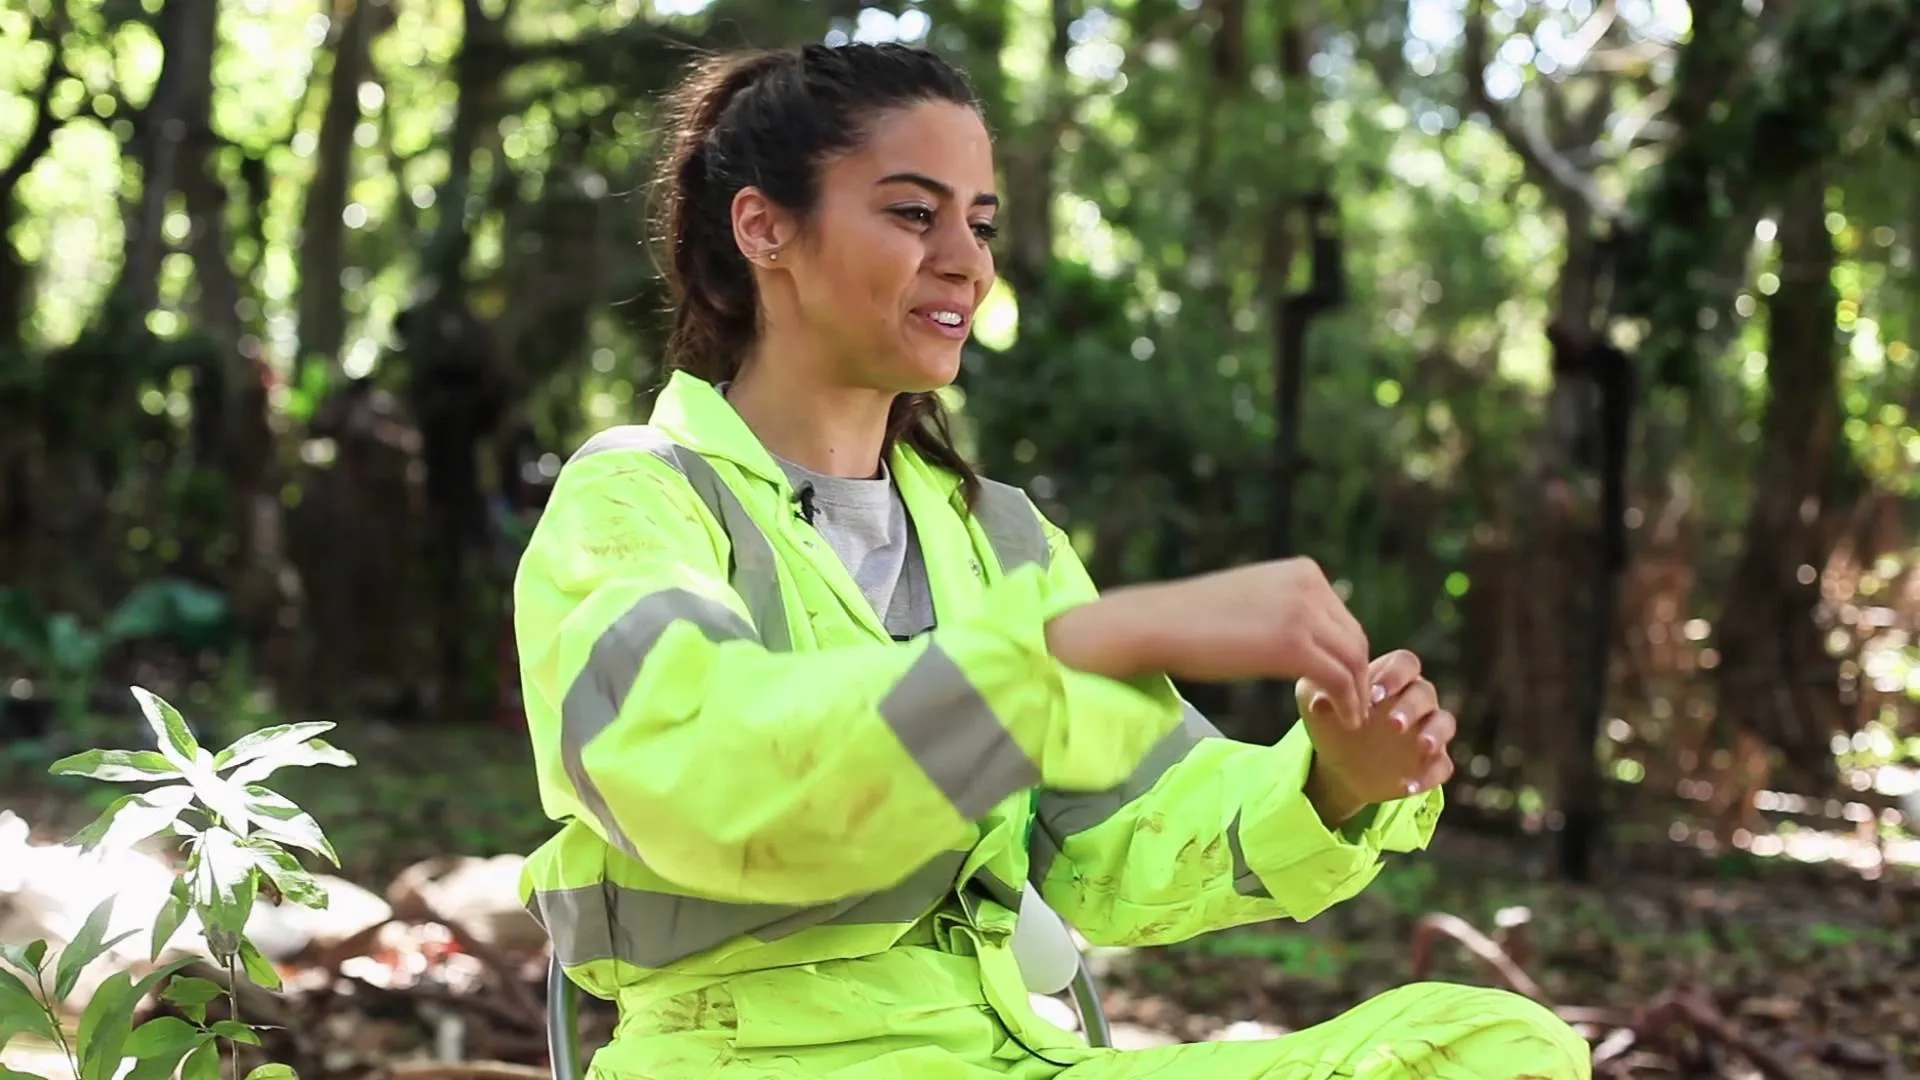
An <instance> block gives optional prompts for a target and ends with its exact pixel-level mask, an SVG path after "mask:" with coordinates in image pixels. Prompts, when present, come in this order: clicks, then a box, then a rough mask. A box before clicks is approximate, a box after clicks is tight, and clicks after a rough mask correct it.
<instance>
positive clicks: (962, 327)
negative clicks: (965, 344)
mask: <svg viewBox="0 0 1920 1080" xmlns="http://www.w3.org/2000/svg"><path fill="white" fill-rule="evenodd" d="M912 315H913V317H914V319H915V320H916V321H918V322H919V323H920V324H921V325H922V326H925V327H927V328H928V329H930V330H932V331H933V332H934V333H936V334H939V335H940V336H941V337H944V338H947V339H949V340H952V341H965V340H966V338H967V331H968V330H969V328H970V324H971V323H972V322H973V318H972V316H971V315H970V314H969V313H968V312H965V311H961V310H960V309H958V308H942V307H921V308H914V309H913V311H912Z"/></svg>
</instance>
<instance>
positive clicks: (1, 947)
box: [0, 939, 47, 975]
mask: <svg viewBox="0 0 1920 1080" xmlns="http://www.w3.org/2000/svg"><path fill="white" fill-rule="evenodd" d="M46 958H47V943H46V942H45V941H44V940H40V939H35V940H33V941H29V942H27V943H26V944H25V945H7V944H0V960H5V961H6V962H7V963H9V964H12V965H13V966H14V967H17V968H19V969H20V970H21V971H25V972H30V973H32V974H34V975H38V974H40V962H41V961H43V960H45V959H46Z"/></svg>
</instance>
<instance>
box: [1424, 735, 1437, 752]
mask: <svg viewBox="0 0 1920 1080" xmlns="http://www.w3.org/2000/svg"><path fill="white" fill-rule="evenodd" d="M1439 747H1440V744H1439V743H1436V742H1434V741H1433V736H1431V735H1422V736H1420V751H1421V753H1425V754H1431V753H1433V752H1434V751H1435V750H1437V749H1439Z"/></svg>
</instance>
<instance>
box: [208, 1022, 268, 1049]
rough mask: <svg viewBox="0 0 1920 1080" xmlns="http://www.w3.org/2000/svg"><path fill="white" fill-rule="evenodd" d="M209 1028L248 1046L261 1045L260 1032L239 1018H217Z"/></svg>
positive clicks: (216, 1033) (219, 1034)
mask: <svg viewBox="0 0 1920 1080" xmlns="http://www.w3.org/2000/svg"><path fill="white" fill-rule="evenodd" d="M208 1030H210V1031H212V1032H213V1033H214V1034H215V1035H218V1036H220V1037H221V1038H223V1039H230V1040H232V1041H233V1042H237V1043H246V1044H247V1045H248V1046H259V1045H260V1033H259V1032H257V1031H255V1030H253V1029H252V1028H250V1027H248V1026H247V1025H245V1024H243V1023H241V1022H240V1021H238V1020H215V1021H214V1022H213V1026H212V1027H211V1028H209V1029H208Z"/></svg>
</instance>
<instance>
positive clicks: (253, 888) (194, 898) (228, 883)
mask: <svg viewBox="0 0 1920 1080" xmlns="http://www.w3.org/2000/svg"><path fill="white" fill-rule="evenodd" d="M188 868H189V871H190V877H191V878H192V882H193V883H192V885H191V886H190V888H191V890H192V891H191V892H190V893H189V894H188V895H189V899H190V902H191V903H192V905H193V909H194V910H195V911H197V912H199V913H200V921H201V923H202V924H203V925H204V928H205V930H206V933H207V944H208V945H209V946H211V947H212V949H213V952H214V955H215V956H216V957H217V958H219V959H221V960H225V959H226V958H227V957H229V956H231V955H232V954H233V948H234V946H235V944H236V943H237V939H238V938H239V936H240V932H241V931H242V930H244V929H245V928H246V925H247V916H248V915H249V914H251V913H252V912H253V898H254V894H255V893H256V892H258V891H259V884H258V882H257V881H256V879H255V878H254V874H255V873H257V872H258V871H257V870H256V869H255V867H254V862H253V854H252V853H251V852H249V851H247V850H246V849H245V848H243V847H241V846H240V838H239V837H238V836H235V835H234V834H233V833H231V832H229V831H227V830H226V829H218V828H215V829H208V830H207V831H206V832H205V833H202V834H201V836H200V840H199V843H198V844H197V846H196V847H195V848H194V853H193V858H192V859H190V860H189V862H188Z"/></svg>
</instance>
